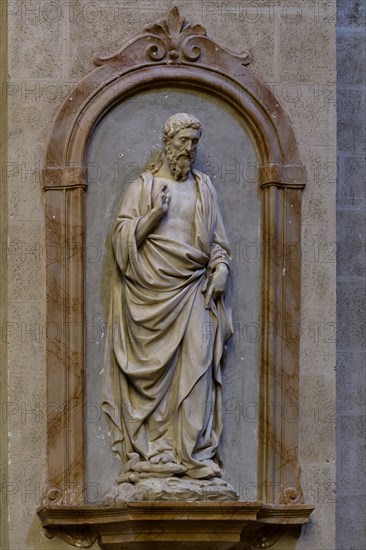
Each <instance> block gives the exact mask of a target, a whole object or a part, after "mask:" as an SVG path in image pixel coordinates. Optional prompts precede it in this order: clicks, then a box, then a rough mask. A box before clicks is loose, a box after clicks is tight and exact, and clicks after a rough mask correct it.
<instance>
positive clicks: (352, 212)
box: [336, 0, 366, 550]
mask: <svg viewBox="0 0 366 550" xmlns="http://www.w3.org/2000/svg"><path fill="white" fill-rule="evenodd" d="M365 25H366V16H365V2H362V0H341V1H339V2H338V24H337V103H338V106H337V114H338V131H337V138H338V185H337V324H338V338H337V377H336V378H337V531H336V533H337V536H336V542H337V549H339V550H343V549H344V550H346V549H347V550H348V549H349V548H354V549H357V550H362V549H364V548H366V521H365V517H366V273H365V269H366V168H365V156H366V133H365V132H366V97H365V94H366V86H365V84H366V76H365V75H366V72H365V67H366V33H365Z"/></svg>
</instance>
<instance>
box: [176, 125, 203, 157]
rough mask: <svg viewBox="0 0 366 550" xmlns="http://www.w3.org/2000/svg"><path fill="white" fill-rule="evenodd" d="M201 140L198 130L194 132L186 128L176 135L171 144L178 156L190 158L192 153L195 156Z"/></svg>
mask: <svg viewBox="0 0 366 550" xmlns="http://www.w3.org/2000/svg"><path fill="white" fill-rule="evenodd" d="M199 138H200V134H199V132H198V130H194V129H193V128H184V129H183V130H179V132H177V133H176V134H175V136H174V137H173V139H172V140H171V144H172V146H173V148H174V149H175V150H176V152H177V154H178V153H180V154H183V155H186V156H187V157H188V158H189V157H191V156H192V153H193V155H194V156H195V153H196V151H197V145H198V140H199Z"/></svg>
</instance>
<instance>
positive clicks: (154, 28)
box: [93, 7, 252, 65]
mask: <svg viewBox="0 0 366 550" xmlns="http://www.w3.org/2000/svg"><path fill="white" fill-rule="evenodd" d="M144 31H145V33H144V34H140V35H137V36H136V37H134V38H132V39H131V40H130V41H129V42H128V43H126V44H125V45H124V46H122V48H121V49H120V50H119V51H117V52H115V53H113V54H112V55H110V56H106V57H103V56H100V55H95V56H94V57H93V62H94V64H95V65H104V64H105V63H110V62H113V61H117V60H118V59H119V58H120V57H122V56H123V53H124V52H125V51H126V50H127V48H128V47H129V46H133V45H134V44H135V43H136V42H141V41H142V40H145V41H147V42H149V43H148V45H147V46H146V47H145V50H144V52H145V59H146V60H147V61H155V62H166V63H167V64H168V65H175V64H177V65H179V64H180V63H181V62H184V61H186V62H187V61H188V62H195V61H198V60H199V59H200V57H201V53H202V49H203V48H205V49H207V51H209V50H214V51H215V52H219V50H221V51H222V52H225V53H228V54H230V55H231V56H233V57H235V58H236V59H237V60H239V61H240V63H241V64H242V65H249V64H250V63H251V61H252V59H251V56H250V54H249V53H248V52H243V53H241V54H237V53H233V52H231V51H229V50H227V49H224V48H222V47H221V46H219V45H218V44H216V43H215V42H214V41H213V40H211V39H210V38H208V37H207V32H206V29H205V27H203V26H202V25H199V24H196V25H190V24H189V23H188V22H187V20H186V18H185V17H184V16H182V15H180V13H179V9H178V8H177V7H174V8H172V9H171V10H170V12H169V14H168V16H167V18H166V19H163V20H161V21H158V22H156V23H153V24H150V25H146V26H145V27H144Z"/></svg>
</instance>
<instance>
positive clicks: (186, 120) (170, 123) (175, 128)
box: [163, 113, 202, 143]
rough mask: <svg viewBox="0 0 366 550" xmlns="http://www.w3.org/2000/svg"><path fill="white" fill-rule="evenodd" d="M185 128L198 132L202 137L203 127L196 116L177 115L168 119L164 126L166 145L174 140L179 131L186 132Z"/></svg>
mask: <svg viewBox="0 0 366 550" xmlns="http://www.w3.org/2000/svg"><path fill="white" fill-rule="evenodd" d="M185 128H193V129H194V130H198V132H199V134H200V137H201V134H202V127H201V123H200V121H199V120H198V118H197V117H195V116H194V115H188V114H187V113H177V114H176V115H173V116H171V117H170V118H168V120H167V121H166V123H165V125H164V129H163V142H164V143H166V141H167V140H168V139H172V138H173V137H174V136H175V134H177V132H179V130H184V129H185Z"/></svg>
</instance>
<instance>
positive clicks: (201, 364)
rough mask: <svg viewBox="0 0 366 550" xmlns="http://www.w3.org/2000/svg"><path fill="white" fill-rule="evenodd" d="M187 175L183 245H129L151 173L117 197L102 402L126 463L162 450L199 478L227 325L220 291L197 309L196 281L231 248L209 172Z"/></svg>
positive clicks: (213, 432) (212, 450) (156, 238)
mask: <svg viewBox="0 0 366 550" xmlns="http://www.w3.org/2000/svg"><path fill="white" fill-rule="evenodd" d="M193 175H194V177H195V181H196V184H197V197H198V198H197V202H196V208H195V216H194V227H193V237H192V245H188V244H186V243H180V242H177V241H175V240H172V239H170V238H169V237H167V236H165V235H158V234H154V233H150V234H149V235H148V236H147V238H146V239H145V241H144V242H143V243H142V244H141V245H140V246H139V247H137V244H136V228H137V226H138V223H139V221H140V219H141V218H142V217H143V216H145V215H146V214H147V213H148V211H149V210H150V209H151V193H152V185H153V175H152V173H151V172H145V173H143V174H142V175H141V177H140V178H139V179H138V180H137V181H135V182H134V183H132V184H131V185H130V186H129V188H128V189H127V191H126V193H125V196H124V198H123V201H122V204H121V207H120V211H119V214H118V216H117V220H116V224H115V228H114V232H113V239H112V242H113V250H114V256H115V269H114V273H113V277H112V281H111V303H110V318H109V337H108V345H107V349H106V362H105V369H104V372H105V374H104V395H103V409H104V411H105V412H106V414H107V416H108V419H109V421H110V430H111V437H112V445H113V450H114V451H115V452H117V453H118V454H119V455H120V457H121V459H122V461H123V462H124V464H125V469H127V470H128V468H129V467H130V465H131V464H134V463H136V461H148V460H149V459H150V458H151V457H152V456H154V455H156V454H158V453H161V452H167V453H169V455H170V456H172V457H173V459H174V461H175V462H177V463H178V464H181V465H182V466H183V467H184V469H185V471H186V474H187V475H190V476H191V477H195V478H205V477H212V476H217V475H219V474H220V468H219V466H218V464H217V460H215V459H216V453H217V446H218V442H219V438H220V434H221V431H222V420H221V360H222V357H223V353H224V346H225V342H226V340H227V339H228V338H229V337H230V335H231V334H232V323H231V311H230V308H229V307H228V305H227V304H225V299H224V297H221V298H220V299H218V300H217V301H216V303H215V302H214V301H213V300H211V303H210V305H209V308H208V309H205V307H204V295H203V293H202V287H203V284H204V282H205V279H206V278H207V277H209V276H210V274H211V272H212V270H213V269H214V268H215V266H216V265H217V263H219V262H224V263H226V264H227V265H228V266H230V257H231V252H230V248H229V244H228V241H227V237H226V234H225V230H224V227H223V223H222V219H221V214H220V211H219V208H218V205H217V199H216V193H215V190H214V188H213V186H212V184H211V182H210V180H209V178H208V176H205V175H204V174H202V173H200V172H198V171H193ZM182 185H184V183H182Z"/></svg>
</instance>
